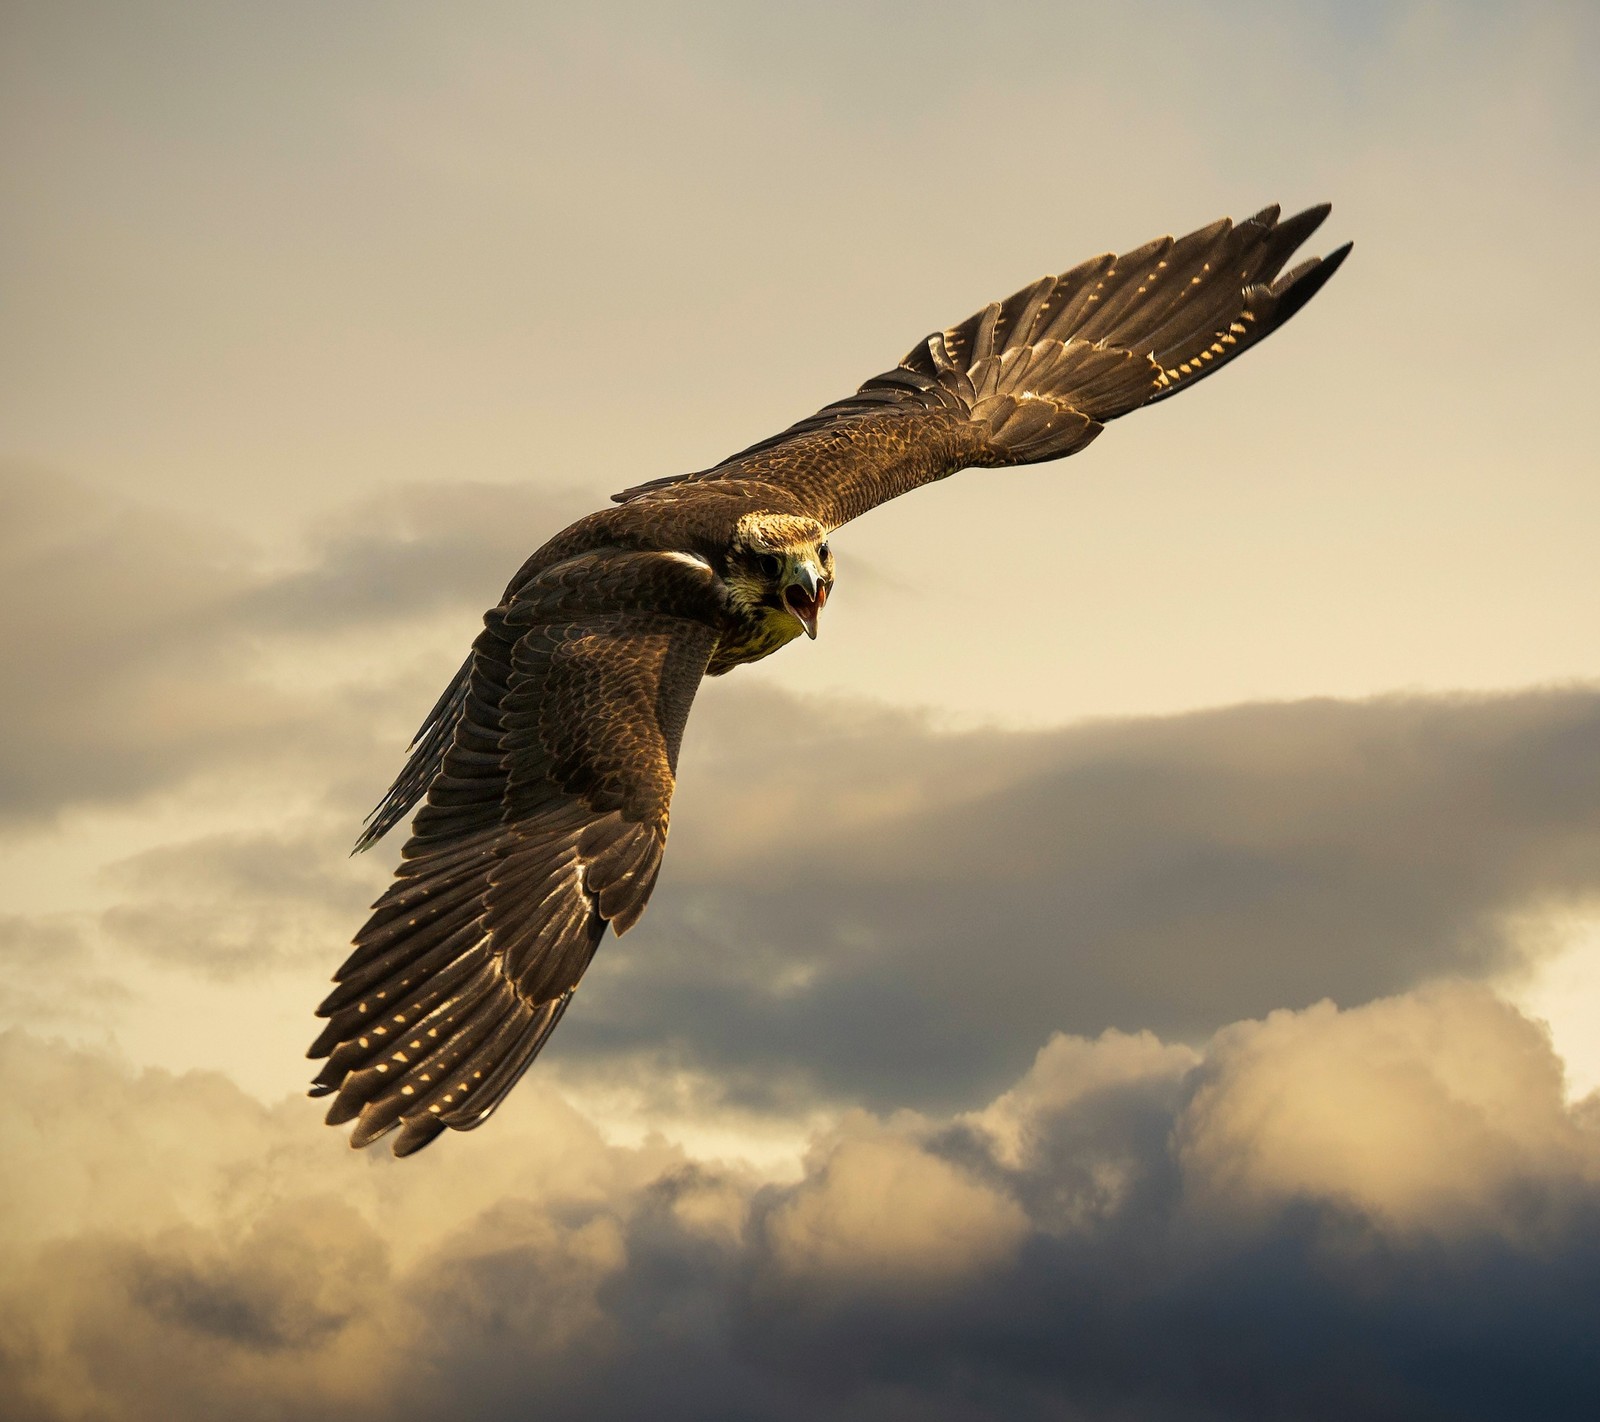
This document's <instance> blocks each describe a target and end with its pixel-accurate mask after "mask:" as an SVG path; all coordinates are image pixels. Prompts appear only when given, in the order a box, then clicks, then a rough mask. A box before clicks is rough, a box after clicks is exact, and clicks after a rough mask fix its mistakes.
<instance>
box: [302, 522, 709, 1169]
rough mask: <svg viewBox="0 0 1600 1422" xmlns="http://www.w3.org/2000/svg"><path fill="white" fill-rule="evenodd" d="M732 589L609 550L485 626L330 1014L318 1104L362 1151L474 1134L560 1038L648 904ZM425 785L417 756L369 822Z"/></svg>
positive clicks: (405, 1149) (318, 1045)
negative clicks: (580, 994)
mask: <svg viewBox="0 0 1600 1422" xmlns="http://www.w3.org/2000/svg"><path fill="white" fill-rule="evenodd" d="M718 596H719V594H718V592H717V584H716V582H715V579H714V577H713V575H712V573H711V571H710V569H709V568H708V567H706V566H705V565H704V564H695V563H693V562H692V561H686V560H682V559H672V558H669V557H667V556H665V555H661V554H651V553H637V552H623V551H620V550H605V551H603V552H601V553H598V554H590V555H585V556H584V557H582V558H578V559H574V560H570V562H569V563H566V564H562V565H560V566H559V567H558V568H556V569H554V570H550V571H549V572H547V573H544V574H541V575H539V576H537V577H535V578H533V579H532V580H530V581H529V582H527V583H526V584H523V585H521V586H519V587H518V589H517V592H516V595H515V597H513V598H511V599H509V600H508V602H507V603H505V604H502V606H501V607H499V608H496V609H494V610H493V611H491V612H490V613H489V614H488V615H487V616H486V617H485V619H484V630H483V632H482V634H481V635H480V636H479V637H478V639H477V641H476V642H475V644H474V646H473V655H472V658H471V660H470V662H469V665H468V668H467V678H466V681H465V682H464V683H460V678H459V677H458V679H457V682H453V683H452V686H451V689H450V691H449V692H448V693H447V697H445V698H441V701H440V706H443V707H446V708H447V713H448V714H449V715H452V716H454V718H455V719H454V721H453V723H452V727H451V737H452V739H451V744H450V746H449V747H448V748H447V749H446V750H445V751H444V753H443V754H442V755H441V756H440V758H439V763H438V765H437V766H436V767H435V768H434V770H433V773H432V779H431V780H430V781H429V783H428V786H427V798H426V803H424V805H423V806H422V808H421V810H420V811H419V812H418V814H417V816H416V820H415V823H414V825H413V834H412V837H411V839H410V841H409V842H408V843H407V845H406V847H405V850H404V854H403V857H402V861H401V864H400V867H399V869H398V870H397V871H396V879H395V882H394V883H393V884H392V885H391V886H390V887H389V889H388V890H387V891H386V892H385V893H384V894H383V895H382V896H381V897H380V898H379V899H378V900H377V902H376V903H375V904H374V905H373V913H372V916H371V918H370V919H369V920H368V921H367V924H366V925H365V927H363V928H362V930H361V932H360V933H358V934H357V935H356V939H355V944H354V948H353V951H352V952H351V953H350V955H349V957H348V958H347V960H346V961H345V964H344V966H343V967H342V968H341V969H340V970H339V972H338V974H337V975H336V977H337V986H336V987H335V988H334V990H333V991H332V992H331V993H330V994H329V995H328V997H327V999H326V1000H325V1001H324V1002H323V1004H322V1006H321V1008H320V1009H319V1012H320V1014H321V1015H323V1016H325V1017H327V1018H328V1019H329V1020H328V1023H327V1025H326V1027H325V1028H324V1030H323V1031H322V1033H321V1035H320V1036H319V1037H318V1038H317V1041H316V1042H315V1043H314V1044H313V1046H312V1048H311V1053H310V1054H311V1055H312V1056H315V1057H326V1058H327V1061H326V1063H325V1064H324V1066H323V1068H322V1071H321V1072H320V1073H319V1075H318V1077H317V1079H316V1083H315V1085H314V1086H313V1091H314V1093H316V1094H325V1093H329V1092H332V1093H334V1099H333V1101H332V1103H331V1104H330V1107H329V1111H328V1120H329V1122H330V1123H333V1124H339V1123H342V1122H347V1121H352V1120H353V1121H355V1122H356V1125H355V1128H354V1130H353V1131H352V1133H351V1138H350V1139H351V1144H352V1145H356V1146H362V1145H367V1144H369V1143H370V1142H372V1141H374V1140H377V1139H378V1138H379V1137H380V1136H383V1135H386V1134H388V1133H390V1132H393V1131H396V1130H397V1128H398V1134H396V1135H395V1138H394V1149H395V1151H396V1153H397V1154H409V1153H410V1152H411V1151H414V1150H418V1149H420V1148H421V1147H422V1146H423V1145H426V1144H427V1142H428V1141H430V1140H432V1139H434V1138H435V1137H436V1136H437V1135H438V1134H439V1133H440V1132H441V1131H443V1130H445V1129H447V1128H454V1129H457V1130H467V1129H471V1128H472V1127H473V1126H476V1125H478V1124H479V1123H480V1122H481V1121H482V1120H483V1119H484V1118H485V1117H486V1116H487V1115H488V1114H489V1113H490V1112H492V1111H493V1110H494V1109H495V1107H496V1106H498V1105H499V1103H500V1102H501V1101H502V1100H503V1099H504V1098H505V1094H506V1093H507V1092H508V1091H509V1090H510V1089H511V1087H512V1085H514V1084H515V1082H516V1080H517V1079H518V1078H519V1077H520V1076H521V1074H522V1072H523V1071H525V1070H526V1069H527V1067H528V1065H529V1064H530V1063H531V1062H532V1061H533V1059H534V1057H535V1056H536V1055H537V1054H538V1052H539V1049H540V1048H541V1047H542V1045H543V1044H544V1042H545V1041H546V1040H547V1039H548V1037H549V1034H550V1032H551V1031H552V1030H554V1027H555V1024H556V1023H557V1022H558V1021H559V1020H560V1017H561V1015H562V1013H563V1012H565V1010H566V1005H567V1003H568V1002H569V1001H570V1000H571V997H572V993H573V991H574V989H575V988H576V986H577V983H578V980H579V978H581V977H582V975H583V973H584V971H585V969H586V968H587V967H588V965H589V962H590V960H591V959H592V958H593V956H594V952H595V949H596V948H597V947H598V945H599V942H600V939H601V937H602V935H603V934H604V932H605V929H606V926H607V925H608V924H610V925H611V926H612V927H613V928H614V929H615V930H616V931H617V932H623V931H625V930H626V929H627V928H628V927H630V926H631V925H632V924H633V923H634V922H636V921H637V919H638V917H639V915H640V914H641V913H642V912H643V911H644V907H645V904H646V902H647V901H648V899H649V897H650V892H651V890H652V889H653V887H654V885H655V881H656V877H657V875H658V874H659V872H660V866H661V856H662V851H663V849H664V847H665V843H666V835H667V823H668V818H669V808H670V804H671V798H672V789H673V781H674V776H675V773H676V766H677V754H678V746H679V744H680V742H681V739H682V735H683V730H684V726H685V724H686V723H687V720H688V715H689V708H690V705H691V703H692V702H693V699H694V694H695V690H696V688H697V687H698V685H699V682H700V679H701V677H702V676H703V675H704V672H705V668H706V665H707V663H708V662H709V660H710V657H711V653H712V651H713V650H714V649H715V646H716V643H717V639H718V633H717V631H716V625H715V614H716V613H717V612H718V610H719V607H720V604H719V603H718V602H717V597H718ZM458 683H460V684H459V685H458ZM439 714H440V713H439V712H438V709H437V708H436V711H435V718H437V716H438V715H439ZM431 725H432V721H430V722H428V723H425V730H424V736H425V737H426V736H430V735H432V734H433V731H432V730H430V729H428V727H429V726H431ZM418 773H420V772H419V771H418V769H417V761H416V756H415V755H413V758H412V762H411V763H410V764H408V766H407V769H406V771H405V772H403V773H402V776H401V779H400V780H399V781H397V782H396V789H394V790H391V792H390V795H389V796H388V797H386V799H385V801H384V802H383V803H382V805H380V812H378V813H377V815H376V818H375V819H374V821H373V824H374V825H376V824H379V823H381V822H382V820H383V818H384V816H386V815H389V814H391V813H392V809H393V806H394V805H397V804H399V803H400V800H401V799H403V798H404V795H405V794H407V793H409V791H408V790H406V789H404V788H403V787H404V786H405V785H406V784H408V783H409V782H408V781H407V777H408V776H410V777H414V776H415V775H416V774H418ZM384 805H387V806H389V807H390V808H389V809H387V810H386V809H384V808H383V806H384ZM369 833H370V830H369Z"/></svg>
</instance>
